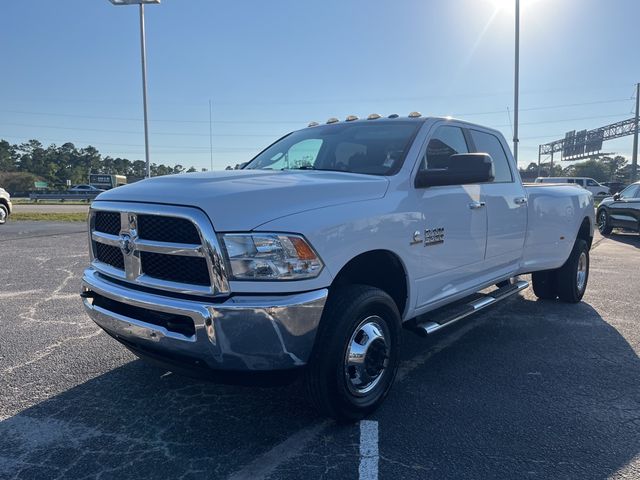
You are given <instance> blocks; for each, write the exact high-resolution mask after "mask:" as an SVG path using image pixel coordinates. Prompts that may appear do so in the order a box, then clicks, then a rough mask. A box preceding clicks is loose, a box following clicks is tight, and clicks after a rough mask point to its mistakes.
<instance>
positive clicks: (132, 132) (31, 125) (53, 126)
mask: <svg viewBox="0 0 640 480" xmlns="http://www.w3.org/2000/svg"><path fill="white" fill-rule="evenodd" d="M0 125H7V126H15V127H28V128H52V129H55V130H74V131H81V132H103V133H121V134H125V135H140V134H142V132H141V131H132V130H110V129H104V128H80V127H78V128H76V127H59V126H57V125H36V124H29V123H12V122H0ZM153 133H154V134H155V135H175V136H185V137H209V134H208V133H180V132H153ZM275 135H277V134H274V135H265V134H262V133H260V134H251V133H229V134H214V135H212V136H214V137H269V138H273V137H274V136H275Z"/></svg>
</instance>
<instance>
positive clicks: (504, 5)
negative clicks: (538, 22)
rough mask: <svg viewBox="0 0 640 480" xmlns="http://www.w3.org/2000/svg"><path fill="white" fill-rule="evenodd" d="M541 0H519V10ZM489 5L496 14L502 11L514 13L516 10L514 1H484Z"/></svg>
mask: <svg viewBox="0 0 640 480" xmlns="http://www.w3.org/2000/svg"><path fill="white" fill-rule="evenodd" d="M540 1H541V0H520V9H523V8H527V7H529V6H531V5H533V4H535V3H538V2H540ZM486 2H487V3H489V4H491V5H492V6H493V8H494V10H495V11H496V12H502V11H503V10H506V11H510V12H514V11H515V9H516V0H486Z"/></svg>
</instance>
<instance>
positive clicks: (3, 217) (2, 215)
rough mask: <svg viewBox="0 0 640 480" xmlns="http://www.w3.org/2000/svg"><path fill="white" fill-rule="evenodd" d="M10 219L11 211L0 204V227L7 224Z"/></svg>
mask: <svg viewBox="0 0 640 480" xmlns="http://www.w3.org/2000/svg"><path fill="white" fill-rule="evenodd" d="M8 218H9V209H8V208H7V206H6V205H5V204H3V203H0V225H3V224H5V223H7V219H8Z"/></svg>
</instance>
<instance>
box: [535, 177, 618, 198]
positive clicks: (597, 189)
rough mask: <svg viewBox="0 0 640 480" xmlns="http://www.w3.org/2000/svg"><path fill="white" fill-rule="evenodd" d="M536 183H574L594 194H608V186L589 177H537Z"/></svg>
mask: <svg viewBox="0 0 640 480" xmlns="http://www.w3.org/2000/svg"><path fill="white" fill-rule="evenodd" d="M536 183H575V184H576V185H580V186H581V187H582V188H585V189H587V190H589V191H590V192H591V193H593V194H594V195H609V193H610V192H609V187H607V186H606V185H601V184H600V183H598V182H596V181H595V180H594V179H593V178H589V177H538V178H536Z"/></svg>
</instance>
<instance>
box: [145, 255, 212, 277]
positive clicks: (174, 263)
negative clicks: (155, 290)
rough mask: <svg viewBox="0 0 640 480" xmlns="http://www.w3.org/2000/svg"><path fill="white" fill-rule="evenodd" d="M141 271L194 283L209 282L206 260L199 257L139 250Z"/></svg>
mask: <svg viewBox="0 0 640 480" xmlns="http://www.w3.org/2000/svg"><path fill="white" fill-rule="evenodd" d="M140 260H141V261H142V272H143V273H145V274H147V275H150V276H152V277H155V278H160V279H162V280H169V281H173V282H181V283H193V284H195V285H208V284H209V271H208V269H207V261H206V260H205V259H204V258H200V257H183V256H180V255H161V254H158V253H152V252H140Z"/></svg>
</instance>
